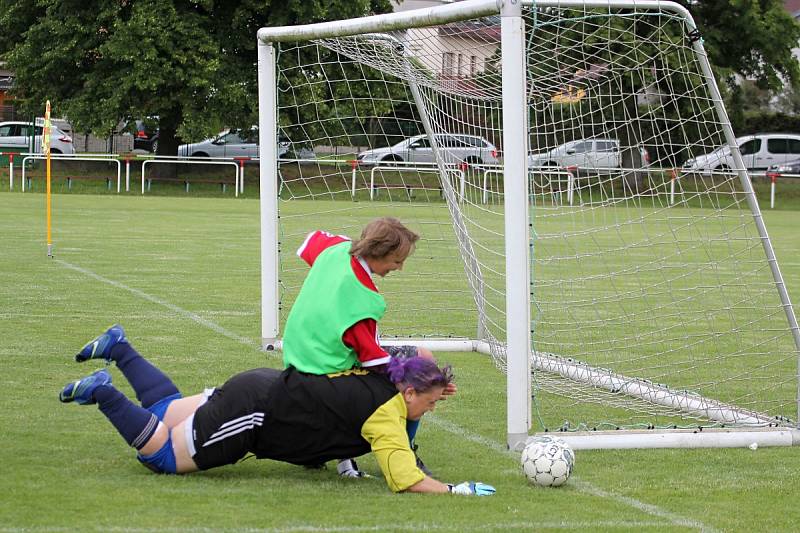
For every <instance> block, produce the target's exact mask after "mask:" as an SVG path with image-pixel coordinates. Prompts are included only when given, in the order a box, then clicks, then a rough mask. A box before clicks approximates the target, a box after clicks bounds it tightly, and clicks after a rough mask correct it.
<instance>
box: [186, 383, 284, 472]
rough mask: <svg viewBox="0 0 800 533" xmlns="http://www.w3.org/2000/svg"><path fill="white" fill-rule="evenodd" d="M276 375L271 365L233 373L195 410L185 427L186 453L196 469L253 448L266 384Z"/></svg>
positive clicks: (261, 419) (237, 457) (230, 459)
mask: <svg viewBox="0 0 800 533" xmlns="http://www.w3.org/2000/svg"><path fill="white" fill-rule="evenodd" d="M280 375H281V371H280V370H275V369H273V368H256V369H254V370H248V371H247V372H242V373H241V374H237V375H235V376H233V377H232V378H230V379H229V380H228V381H227V382H225V384H224V385H223V386H222V387H218V388H217V389H216V390H215V391H214V393H213V394H212V395H211V397H210V398H209V399H208V402H206V403H205V404H203V405H201V406H200V408H198V409H197V411H196V412H195V413H194V415H193V418H192V419H191V420H189V421H188V422H187V425H186V428H187V432H189V433H187V437H189V438H187V444H188V446H189V453H190V454H191V455H192V458H193V459H194V462H195V464H197V466H198V468H200V470H208V469H209V468H214V467H216V466H222V465H228V464H233V463H235V462H237V461H239V460H240V459H241V458H242V457H244V456H245V455H246V454H247V452H248V451H250V450H252V449H253V443H254V442H255V439H256V435H257V432H258V431H259V429H260V428H261V426H262V425H263V423H264V414H265V413H264V408H265V406H266V405H267V402H268V399H269V390H270V386H271V385H272V384H273V383H274V382H275V380H277V379H278V377H279V376H280ZM192 448H194V449H192Z"/></svg>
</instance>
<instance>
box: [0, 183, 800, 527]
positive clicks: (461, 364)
mask: <svg viewBox="0 0 800 533" xmlns="http://www.w3.org/2000/svg"><path fill="white" fill-rule="evenodd" d="M257 213H258V205H257V202H255V201H252V200H241V201H234V200H232V199H209V198H162V197H153V196H148V197H144V198H139V197H133V196H122V197H117V196H101V195H93V196H82V195H56V196H55V197H54V221H55V222H54V242H55V258H54V259H48V258H47V257H46V255H45V251H46V248H45V243H44V235H45V232H44V197H43V196H42V195H39V194H26V195H21V194H9V193H3V194H0V221H2V227H3V228H4V236H3V238H2V241H0V242H2V245H0V246H1V248H0V301H2V302H3V306H2V309H1V310H0V339H2V343H0V372H2V375H3V376H4V377H5V386H4V387H3V393H2V399H3V403H4V407H5V409H3V410H2V414H0V427H2V428H3V432H2V433H3V445H2V447H0V465H2V467H1V468H2V475H0V494H2V496H0V498H2V505H0V531H23V530H25V531H49V530H57V531H64V530H73V529H78V528H80V529H82V530H89V531H128V530H130V531H184V530H194V531H224V530H229V531H233V530H250V531H286V530H291V531H359V530H360V531H408V530H412V529H430V530H434V531H477V530H480V531H509V530H533V529H537V530H564V529H567V530H570V529H571V530H587V529H591V530H610V531H617V530H633V529H635V530H659V531H662V530H674V531H682V530H692V529H706V530H725V531H752V530H785V531H789V530H794V529H796V523H797V520H798V519H800V513H798V511H796V510H795V508H796V501H797V497H798V494H800V490H798V489H797V486H798V481H800V475H799V474H798V470H797V468H796V467H795V466H794V465H795V463H794V461H796V460H798V459H800V451H798V450H797V449H794V448H772V449H766V448H761V449H759V450H757V451H755V452H754V451H751V450H749V449H746V448H745V449H727V450H640V451H604V452H588V451H587V452H579V453H578V454H577V465H576V471H575V474H574V476H573V478H572V479H571V480H570V482H569V483H568V484H567V485H566V486H565V487H563V488H561V489H539V488H535V487H531V486H529V485H528V484H527V482H526V481H525V479H524V478H523V476H522V475H521V473H520V472H519V469H518V465H517V456H515V455H513V454H509V453H507V452H505V451H504V449H503V448H504V446H503V444H502V443H503V442H504V440H505V396H504V394H503V390H504V379H503V376H502V375H501V374H500V373H499V372H497V371H496V370H495V368H494V366H493V365H492V363H491V361H489V360H488V359H487V358H485V357H482V356H479V355H477V354H444V355H442V356H441V359H443V360H446V361H448V362H451V363H452V364H454V366H455V369H456V373H457V376H458V384H459V394H458V395H457V396H456V397H455V398H454V399H452V400H449V401H447V402H444V403H443V404H442V405H441V406H440V407H439V408H438V409H437V411H436V413H434V414H433V416H431V417H429V418H426V419H425V420H424V421H423V425H422V429H421V432H420V435H419V439H418V440H419V442H420V444H421V450H420V453H421V455H422V457H423V458H424V459H425V461H426V463H427V464H428V465H429V466H430V467H431V468H432V469H433V470H434V472H435V473H436V475H437V476H438V477H439V478H440V479H442V480H444V481H450V482H459V481H462V480H465V479H477V480H481V481H484V482H487V483H492V484H494V485H495V486H496V487H497V489H498V493H497V495H496V496H494V497H492V498H480V499H478V498H458V497H453V496H448V495H442V496H425V495H393V494H391V493H390V492H389V491H388V489H387V488H386V486H385V484H384V482H383V480H382V479H381V478H380V473H379V471H378V469H377V466H376V465H375V463H374V461H372V460H371V458H368V457H367V458H364V459H363V460H362V461H361V465H362V467H363V468H365V469H366V470H367V471H368V472H370V473H371V474H373V475H375V476H376V477H375V478H372V479H367V480H349V479H339V478H338V477H337V476H336V475H335V470H333V469H332V468H331V469H328V470H323V471H309V470H305V469H302V468H299V467H295V466H292V465H286V464H280V463H275V462H270V461H256V460H252V459H251V460H247V461H245V462H243V463H242V464H239V465H233V466H229V467H225V468H221V469H217V470H213V471H209V472H205V473H200V474H194V475H190V476H183V477H178V476H156V475H153V474H151V473H150V472H149V471H148V470H146V469H145V468H143V467H142V466H140V465H139V464H138V463H137V462H136V461H135V459H134V454H133V452H132V451H131V450H130V449H129V448H127V446H126V445H125V444H124V442H123V441H122V440H121V439H120V438H119V436H118V435H117V434H116V433H115V431H114V430H113V428H112V427H111V426H110V425H109V424H108V423H107V422H106V421H105V419H104V418H103V417H102V415H101V414H100V413H99V412H97V409H96V408H95V407H91V406H87V407H84V406H76V405H61V404H60V403H58V400H57V395H58V392H59V391H60V389H61V387H62V386H63V385H64V384H65V383H66V382H68V381H69V380H71V379H75V378H77V377H80V376H82V375H85V374H88V373H89V372H91V371H92V370H94V369H95V368H96V367H97V366H98V365H97V363H94V364H93V363H86V364H83V365H79V364H77V363H75V362H74V360H73V358H72V356H73V355H74V353H75V351H76V350H77V349H78V348H79V347H80V346H81V345H82V343H83V342H85V341H86V340H88V339H89V338H91V337H92V336H94V335H95V334H97V333H98V332H100V331H102V330H103V329H104V328H105V327H107V326H108V324H110V323H112V322H115V321H119V322H121V323H123V324H124V325H125V326H126V329H127V332H128V334H129V336H130V338H131V339H132V341H133V342H134V343H135V345H136V346H137V348H139V349H140V351H141V352H142V353H144V354H145V355H147V356H148V357H149V358H150V359H151V360H152V361H153V362H154V363H156V364H157V365H159V366H160V367H161V368H163V369H164V370H165V371H167V372H168V373H169V374H170V375H171V376H172V377H173V379H174V380H175V382H176V383H177V384H178V385H179V387H180V388H181V389H182V390H184V391H185V392H187V393H192V392H196V391H198V390H199V389H201V388H202V387H204V386H210V385H216V384H220V383H222V382H223V381H224V380H225V379H226V378H227V377H229V376H230V375H231V374H233V373H235V372H238V371H241V370H245V369H247V368H252V367H255V366H278V365H279V360H278V358H277V357H276V356H275V355H274V354H268V353H267V354H265V353H263V352H260V351H259V350H258V348H257V344H258V338H259V327H260V326H259V320H260V319H259V302H258V290H257V289H258V286H259V285H258V284H259V271H258V246H259V245H258V216H257ZM766 219H767V224H768V227H769V229H770V234H771V236H772V238H773V240H774V243H775V246H776V249H777V254H778V258H779V259H780V260H781V265H782V267H783V270H784V275H785V277H786V279H787V283H788V285H789V287H790V289H791V288H792V287H797V286H798V285H800V264H798V263H797V261H796V259H795V258H796V257H797V253H798V248H799V247H800V238H798V237H797V232H796V223H797V221H798V214H797V213H796V212H794V211H780V212H767V213H766ZM396 274H397V275H398V276H402V275H403V274H402V273H396ZM112 372H113V373H114V378H115V380H116V382H117V383H118V384H119V385H120V388H121V389H122V390H124V391H126V392H128V393H130V392H131V391H130V389H129V387H127V384H126V383H125V382H124V379H123V378H122V377H121V375H120V374H119V373H118V372H117V371H116V370H112Z"/></svg>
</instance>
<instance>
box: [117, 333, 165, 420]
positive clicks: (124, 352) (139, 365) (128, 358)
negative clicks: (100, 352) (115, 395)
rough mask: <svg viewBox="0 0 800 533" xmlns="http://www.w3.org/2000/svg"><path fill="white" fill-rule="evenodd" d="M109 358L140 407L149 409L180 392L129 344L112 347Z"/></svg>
mask: <svg viewBox="0 0 800 533" xmlns="http://www.w3.org/2000/svg"><path fill="white" fill-rule="evenodd" d="M111 358H112V359H113V360H114V361H116V362H117V368H119V369H120V370H121V371H122V373H123V374H124V375H125V377H126V378H127V379H128V382H129V383H130V384H131V387H133V390H134V392H136V398H137V399H138V400H139V402H140V403H141V404H142V407H145V408H147V407H150V406H151V405H153V404H154V403H156V402H158V401H160V400H162V399H164V398H166V397H167V396H172V395H173V394H177V393H179V392H180V391H178V387H176V386H175V384H174V383H173V382H172V380H171V379H169V378H168V377H167V375H166V374H164V373H163V372H162V371H161V370H159V369H158V368H156V367H155V366H153V365H152V364H151V363H150V362H149V361H148V360H147V359H145V358H144V357H142V356H141V355H139V352H137V351H136V350H135V349H134V348H133V346H131V345H130V344H129V343H122V342H121V343H119V344H117V345H116V346H114V348H113V349H112V350H111Z"/></svg>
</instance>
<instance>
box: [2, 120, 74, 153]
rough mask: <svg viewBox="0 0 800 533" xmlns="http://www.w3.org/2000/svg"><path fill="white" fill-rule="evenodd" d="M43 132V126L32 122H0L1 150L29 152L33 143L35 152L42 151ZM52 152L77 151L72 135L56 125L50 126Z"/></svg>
mask: <svg viewBox="0 0 800 533" xmlns="http://www.w3.org/2000/svg"><path fill="white" fill-rule="evenodd" d="M43 132H44V128H43V127H42V126H40V125H37V126H35V127H34V125H33V124H31V123H30V122H17V121H11V122H0V151H14V152H16V151H19V152H27V151H28V150H30V149H31V145H32V146H33V152H34V153H41V152H42V133H43ZM50 153H51V154H74V153H75V146H74V145H73V144H72V137H70V136H69V135H67V134H66V133H64V132H63V131H61V130H60V129H59V128H58V127H57V126H54V125H53V126H50Z"/></svg>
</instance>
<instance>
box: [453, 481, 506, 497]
mask: <svg viewBox="0 0 800 533" xmlns="http://www.w3.org/2000/svg"><path fill="white" fill-rule="evenodd" d="M447 488H448V490H449V491H450V492H452V493H453V494H460V495H462V496H491V495H492V494H494V493H495V489H494V487H492V486H491V485H487V484H486V483H480V482H476V481H465V482H464V483H459V484H458V485H448V486H447Z"/></svg>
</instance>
